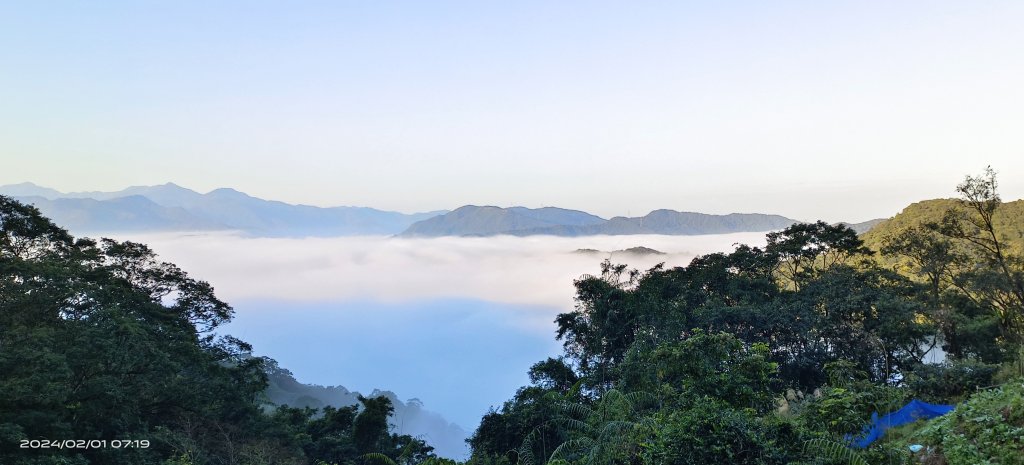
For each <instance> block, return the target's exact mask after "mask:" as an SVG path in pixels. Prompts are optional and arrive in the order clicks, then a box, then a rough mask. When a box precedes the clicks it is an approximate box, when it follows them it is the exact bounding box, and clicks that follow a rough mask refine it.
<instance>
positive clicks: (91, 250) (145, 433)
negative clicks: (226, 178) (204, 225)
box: [0, 196, 433, 465]
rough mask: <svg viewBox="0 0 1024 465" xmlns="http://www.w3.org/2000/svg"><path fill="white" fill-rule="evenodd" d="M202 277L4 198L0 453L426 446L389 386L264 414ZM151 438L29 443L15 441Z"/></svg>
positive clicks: (148, 460)
mask: <svg viewBox="0 0 1024 465" xmlns="http://www.w3.org/2000/svg"><path fill="white" fill-rule="evenodd" d="M231 316H232V309H231V307H230V306H229V305H228V304H226V303H225V302H223V301H221V300H219V299H218V298H217V297H216V296H215V295H214V291H213V287H212V286H210V285H209V284H208V283H206V282H203V281H199V280H196V279H194V278H192V277H190V276H188V274H187V273H185V272H184V271H182V270H181V269H180V268H178V267H177V266H175V265H173V264H170V263H164V262H160V261H158V260H157V259H156V255H155V254H154V252H153V251H152V250H150V249H149V248H148V247H146V246H145V245H143V244H138V243H133V242H118V241H114V240H110V239H102V240H99V241H94V240H90V239H77V240H76V239H74V238H73V237H71V235H69V234H68V233H67V232H66V231H64V230H63V229H61V228H59V227H57V226H55V225H54V224H52V223H51V222H50V221H49V220H47V219H46V218H44V217H42V216H41V215H40V214H39V212H38V211H37V210H36V209H35V208H33V207H30V206H26V205H23V204H20V203H18V202H15V201H13V200H11V199H8V198H6V197H2V196H0V463H3V464H12V465H17V464H60V463H66V464H104V465H107V464H133V465H135V464H181V465H184V464H189V465H205V464H211V465H213V464H218V465H219V464H238V465H242V464H251V465H257V464H306V463H313V462H315V461H323V462H326V463H339V464H340V463H356V462H364V461H365V460H363V459H361V457H364V456H366V454H370V453H379V454H384V455H385V456H386V457H388V458H390V459H391V460H394V461H396V462H398V463H402V464H415V463H421V462H423V461H425V460H427V459H429V458H431V457H433V453H432V448H431V447H429V446H428V445H426V444H425V443H424V442H423V441H422V440H419V439H416V438H412V437H409V436H398V435H393V434H390V433H389V431H388V429H389V428H388V424H387V416H388V414H389V413H390V412H391V403H390V401H389V400H388V399H387V398H386V397H380V398H374V399H361V400H362V402H363V406H362V408H361V409H357V408H356V407H344V408H340V409H334V408H330V407H328V408H325V409H323V410H322V411H316V410H312V409H292V408H287V407H284V408H281V409H278V410H276V411H270V412H269V413H268V412H267V410H268V408H269V407H268V406H267V405H265V403H264V400H263V399H264V393H265V390H266V388H267V375H266V363H267V361H266V360H265V359H261V358H256V357H252V356H251V355H250V349H251V348H250V347H249V346H248V345H247V344H246V343H244V342H242V341H239V340H237V339H234V338H231V337H218V336H215V334H214V330H215V329H216V328H217V327H219V326H220V325H222V324H224V323H225V322H227V321H229V320H230V318H231ZM24 439H30V440H51V441H53V440H96V441H107V443H108V444H110V443H111V442H112V441H127V440H132V441H135V440H145V441H148V442H149V447H138V446H136V447H131V448H118V447H110V446H108V447H99V448H89V449H85V448H63V449H56V448H51V449H31V448H29V449H24V448H20V447H18V445H19V443H20V441H21V440H24Z"/></svg>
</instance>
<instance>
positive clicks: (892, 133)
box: [0, 0, 1024, 221]
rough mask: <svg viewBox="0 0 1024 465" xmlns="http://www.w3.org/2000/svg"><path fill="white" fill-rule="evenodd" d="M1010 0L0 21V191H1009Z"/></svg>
mask: <svg viewBox="0 0 1024 465" xmlns="http://www.w3.org/2000/svg"><path fill="white" fill-rule="evenodd" d="M1022 22H1024V2H1020V1H986V2H962V1H907V2H892V1H863V0H860V1H848V2H844V1H830V2H820V1H779V2H759V1H731V2H686V1H666V2H652V1H629V2H624V1H623V2H606V1H585V2H584V1H558V2H553V1H530V0H523V1H516V2H480V1H461V2H459V1H431V2H423V1H408V2H390V1H372V2H371V1H362V2H356V1H324V2H311V1H294V2H269V1H244V2H243V1H238V2H232V1H218V2H206V1H202V2H201V1H131V2H121V1H117V0H111V1H104V2H75V1H65V2H61V1H52V2H2V3H0V44H2V46H0V162H2V166H3V169H0V184H9V183H17V182H23V181H32V182H35V183H38V184H41V185H45V186H48V187H53V188H57V189H60V190H65V191H74V190H117V189H121V188H124V187H127V186H130V185H152V184H161V183H164V182H175V183H178V184H180V185H183V186H186V187H190V188H193V189H196V190H200V191H208V190H211V189H214V188H218V187H233V188H236V189H239V190H241V191H244V192H247V193H249V194H252V195H255V196H258V197H263V198H268V199H275V200H283V201H288V202H292V203H305V204H312V205H321V206H333V205H358V206H372V207H376V208H382V209H389V210H398V211H405V212H412V211H428V210H436V209H452V208H455V207H458V206H460V205H464V204H477V205H480V204H491V205H499V206H512V205H524V206H528V207H540V206H560V207H565V208H575V209H582V210H586V211H589V212H592V213H595V214H598V215H601V216H605V217H610V216H615V215H632V216H639V215H642V214H645V213H647V212H648V211H650V210H652V209H657V208H671V209H676V210H687V211H701V212H707V213H728V212H765V213H778V214H784V215H786V216H789V217H793V218H797V219H802V220H812V219H818V218H820V219H825V220H829V221H839V220H843V221H861V220H867V219H870V218H875V217H886V216H891V215H893V214H895V213H896V212H898V211H899V210H900V209H901V208H902V207H904V206H905V205H907V204H908V203H911V202H913V201H917V200H922V199H927V198H935V197H948V196H953V195H954V194H955V193H954V192H953V187H954V186H955V184H956V183H957V182H959V181H960V180H961V179H962V178H963V176H964V175H966V174H972V173H979V172H981V171H982V169H983V168H984V167H985V166H986V165H992V166H993V167H995V168H996V169H997V170H998V171H999V172H1000V173H1001V181H1002V193H1003V195H1004V197H1005V198H1008V199H1016V198H1020V197H1024V131H1021V130H1020V128H1022V127H1024V86H1021V85H1020V83H1021V82H1024V53H1021V45H1022V44H1024V28H1021V27H1020V24H1021V23H1022Z"/></svg>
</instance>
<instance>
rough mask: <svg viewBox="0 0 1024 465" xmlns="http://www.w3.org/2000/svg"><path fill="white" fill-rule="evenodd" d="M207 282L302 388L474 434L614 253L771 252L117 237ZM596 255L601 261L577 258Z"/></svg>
mask: <svg viewBox="0 0 1024 465" xmlns="http://www.w3.org/2000/svg"><path fill="white" fill-rule="evenodd" d="M116 236H117V238H118V239H122V240H133V241H138V242H143V243H146V244H149V245H150V246H151V247H152V248H153V249H154V250H155V251H156V252H157V253H158V254H159V255H160V258H161V259H162V260H164V261H169V262H172V263H176V264H177V265H179V266H180V267H181V268H182V269H184V270H186V271H187V272H189V273H190V274H191V275H192V276H194V277H196V278H199V279H203V280H206V281H209V282H210V283H211V284H213V286H214V287H215V288H216V291H217V294H218V296H220V297H221V298H222V299H224V300H226V301H228V302H229V303H231V304H232V305H233V306H234V307H235V310H236V317H235V320H234V321H233V322H232V323H231V324H230V325H228V326H227V328H226V329H225V332H227V333H230V334H232V335H235V336H238V337H240V338H242V339H243V340H245V341H248V342H250V343H252V344H253V346H254V348H255V352H256V353H257V354H258V355H266V356H270V357H272V358H274V359H277V360H278V361H279V362H280V364H281V366H282V367H285V368H288V369H289V370H291V371H292V372H294V374H295V376H296V378H297V379H298V380H299V381H301V382H305V383H315V384H323V385H339V384H340V385H344V386H345V387H347V388H349V389H352V390H358V391H361V392H364V393H369V392H371V391H372V390H373V389H374V388H381V389H387V390H391V391H394V392H395V393H396V394H397V395H398V396H399V397H400V398H402V399H409V398H413V397H416V398H419V399H421V400H422V401H423V403H424V407H425V408H427V409H429V410H434V411H437V412H440V413H441V414H442V415H444V416H445V417H446V418H448V419H449V421H454V422H456V423H459V424H460V425H462V426H463V427H464V428H466V429H467V430H471V429H473V428H474V427H475V426H476V424H477V422H478V421H479V419H480V417H481V416H482V415H483V414H484V413H485V412H486V411H487V409H488V408H489V407H490V406H496V407H497V406H500V405H501V403H502V402H503V401H504V400H506V399H508V398H509V397H510V396H511V395H512V394H513V393H514V392H515V390H516V389H517V388H518V387H519V386H521V385H523V384H525V383H526V382H527V376H526V370H527V369H528V368H529V366H530V365H531V364H533V363H534V362H536V361H539V360H542V359H543V358H545V357H547V356H551V355H555V354H557V353H558V352H559V344H558V342H557V341H555V340H554V330H555V327H554V323H553V320H554V318H555V315H557V314H558V313H560V312H565V311H568V310H570V309H572V308H573V286H572V282H573V279H575V278H578V277H579V276H580V275H583V274H587V273H590V274H596V273H598V272H599V271H600V267H599V265H600V262H601V261H602V260H603V259H605V258H608V257H609V252H611V251H616V250H623V249H628V248H631V247H637V246H643V247H648V248H651V249H655V250H658V251H661V252H665V253H666V254H665V255H634V254H624V253H615V254H614V255H612V256H611V258H612V261H613V262H618V263H628V264H630V265H632V266H635V267H639V268H642V269H645V268H648V267H650V266H652V265H654V264H656V263H659V262H665V263H666V264H667V265H668V266H675V265H685V264H687V263H689V261H690V259H692V258H693V257H694V256H695V255H699V254H704V253H709V252H715V251H729V250H731V249H732V247H733V245H734V244H736V243H746V244H751V245H763V244H764V234H763V233H739V234H724V235H704V236H653V235H638V236H594V237H549V236H533V237H507V236H502V237H487V238H435V239H404V238H392V237H339V238H308V239H266V238H249V237H242V236H237V235H232V234H159V235H116ZM578 249H594V250H598V251H603V253H593V252H592V253H580V252H576V251H577V250H578Z"/></svg>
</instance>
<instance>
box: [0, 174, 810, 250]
mask: <svg viewBox="0 0 1024 465" xmlns="http://www.w3.org/2000/svg"><path fill="white" fill-rule="evenodd" d="M0 195H7V196H11V197H14V198H16V199H18V200H21V201H24V202H26V203H31V204H33V205H35V206H37V207H38V208H39V209H40V210H41V211H42V213H43V214H44V215H46V216H48V217H50V218H53V219H54V220H55V221H57V222H58V223H60V224H63V225H65V226H66V227H68V228H69V229H70V230H71V231H72V232H74V233H76V234H97V233H114V232H166V231H217V230H232V231H239V232H242V233H244V234H247V235H251V236H257V237H309V236H313V237H333V236H348V235H398V236H401V237H442V236H496V235H512V236H532V235H550V236H563V237H573V236H593V235H630V234H663V235H698V234H725V233H735V232H761V231H771V230H778V229H783V228H785V227H787V226H789V225H791V224H794V223H799V221H797V220H794V219H791V218H787V217H784V216H780V215H768V214H761V213H730V214H727V215H711V214H705V213H694V212H679V211H674V210H667V209H661V210H654V211H652V212H650V213H648V214H647V215H644V216H641V217H632V218H627V217H622V216H617V217H614V218H611V219H604V218H601V217H599V216H596V215H592V214H590V213H587V212H583V211H579V210H570V209H564V208H556V207H543V208H526V207H508V208H503V207H496V206H476V205H466V206H463V207H459V208H457V209H455V210H453V211H445V210H441V211H433V212H425V213H413V214H405V213H398V212H392V211H383V210H377V209H373V208H367V207H348V206H342V207H327V208H324V207H314V206H309V205H293V204H288V203H285V202H279V201H274V200H264V199H260V198H257V197H253V196H250V195H248V194H246V193H244V192H239V191H237V190H234V189H230V188H221V189H215V190H212V191H210V192H207V193H205V194H202V193H199V192H196V191H193V190H191V189H187V188H184V187H181V186H179V185H177V184H174V183H166V184H161V185H157V186H132V187H128V188H126V189H122V190H120V191H115V192H98V191H92V192H69V193H65V192H60V191H57V190H55V189H51V188H48V187H43V186H39V185H36V184H32V183H20V184H12V185H7V186H0Z"/></svg>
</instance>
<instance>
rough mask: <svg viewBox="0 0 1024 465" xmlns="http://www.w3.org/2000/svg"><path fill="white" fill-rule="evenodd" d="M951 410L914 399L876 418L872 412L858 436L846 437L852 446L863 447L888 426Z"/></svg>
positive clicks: (948, 407) (876, 438)
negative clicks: (869, 420) (869, 421)
mask: <svg viewBox="0 0 1024 465" xmlns="http://www.w3.org/2000/svg"><path fill="white" fill-rule="evenodd" d="M952 410H953V406H952V405H937V404H929V403H927V402H921V401H919V400H917V399H914V400H912V401H910V403H908V404H907V405H904V406H903V408H901V409H899V410H897V411H895V412H892V413H890V414H888V415H886V416H884V417H882V418H878V413H877V412H876V413H872V414H871V423H870V424H868V425H866V426H865V427H864V431H863V432H861V434H860V436H857V437H853V436H850V437H848V438H847V439H849V440H850V444H851V445H852V446H853V447H855V448H858V449H863V448H865V447H867V446H869V445H871V443H872V442H875V441H876V440H878V438H880V437H882V436H883V435H884V434H885V431H886V430H888V429H889V428H893V427H896V426H902V425H905V424H907V423H913V422H915V421H917V420H921V419H928V418H935V417H941V416H943V415H945V414H947V413H949V412H951V411H952Z"/></svg>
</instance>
